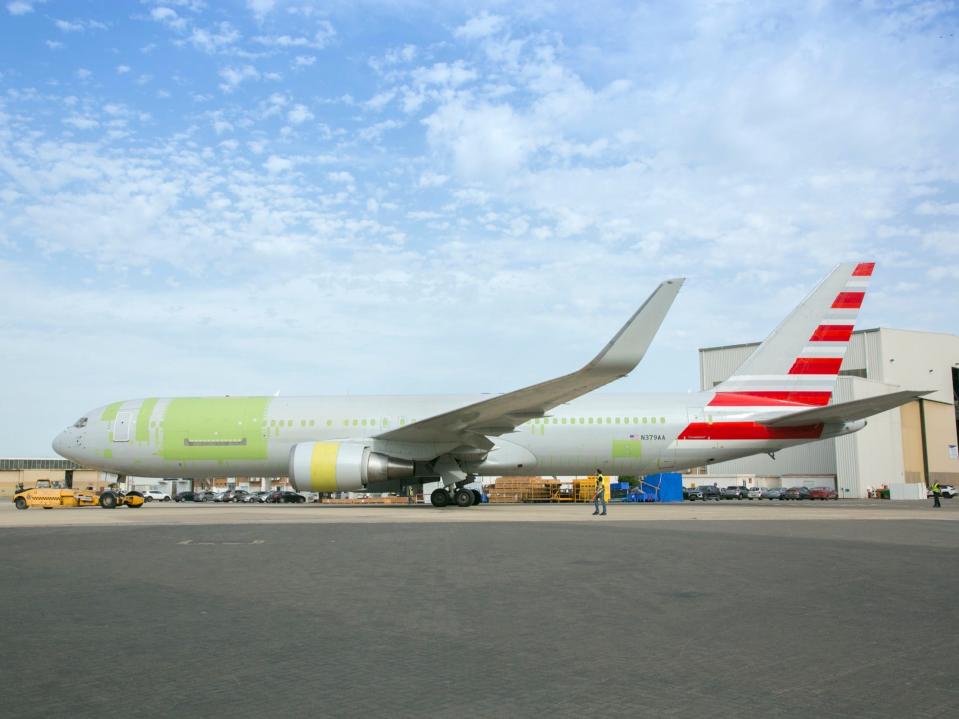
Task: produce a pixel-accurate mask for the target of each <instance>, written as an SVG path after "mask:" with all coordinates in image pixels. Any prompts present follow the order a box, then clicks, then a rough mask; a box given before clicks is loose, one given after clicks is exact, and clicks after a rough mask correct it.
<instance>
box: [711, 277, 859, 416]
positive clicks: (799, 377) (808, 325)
mask: <svg viewBox="0 0 959 719" xmlns="http://www.w3.org/2000/svg"><path fill="white" fill-rule="evenodd" d="M874 267H875V263H874V262H860V263H859V264H852V263H850V264H842V265H839V266H838V267H837V268H836V269H835V270H833V271H832V273H830V275H829V276H828V277H826V279H824V280H823V281H822V282H821V283H820V284H819V286H818V287H817V288H816V289H815V290H813V291H812V293H811V294H810V295H809V296H808V297H807V298H806V299H805V300H803V301H802V303H800V305H799V306H798V307H796V309H794V310H793V311H792V313H791V314H790V315H789V316H788V317H787V318H786V319H785V320H784V321H783V323H782V324H780V325H779V327H777V328H776V329H775V330H774V331H773V333H772V334H771V335H769V337H767V338H766V341H765V342H763V343H762V344H761V345H759V347H757V348H756V351H755V352H753V353H752V354H751V355H750V356H749V358H748V359H747V360H746V361H745V362H743V364H742V366H740V367H739V369H737V370H736V372H735V373H734V374H733V376H732V377H730V378H729V379H728V380H726V381H725V382H723V383H721V384H720V385H718V386H717V387H716V388H715V389H716V394H715V396H714V397H713V398H712V400H710V402H709V404H710V405H711V406H714V407H715V406H719V407H753V408H758V407H764V408H769V407H775V406H782V405H788V406H795V405H806V406H823V405H826V404H829V401H830V399H831V398H832V393H833V391H834V389H835V385H836V377H837V376H838V375H839V367H840V365H842V359H843V356H844V355H845V353H846V348H847V347H848V346H849V338H850V336H851V335H852V330H853V326H854V325H855V323H856V317H857V315H858V314H859V308H860V307H861V306H862V301H863V298H864V297H865V294H866V287H867V285H868V283H869V278H870V277H871V276H872V271H873V268H874Z"/></svg>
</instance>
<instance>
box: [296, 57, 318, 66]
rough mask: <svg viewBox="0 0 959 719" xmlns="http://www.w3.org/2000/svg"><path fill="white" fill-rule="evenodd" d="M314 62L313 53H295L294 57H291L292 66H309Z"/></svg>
mask: <svg viewBox="0 0 959 719" xmlns="http://www.w3.org/2000/svg"><path fill="white" fill-rule="evenodd" d="M315 62H316V56H315V55H297V56H296V57H295V58H293V66H294V67H310V66H311V65H313V64H314V63H315Z"/></svg>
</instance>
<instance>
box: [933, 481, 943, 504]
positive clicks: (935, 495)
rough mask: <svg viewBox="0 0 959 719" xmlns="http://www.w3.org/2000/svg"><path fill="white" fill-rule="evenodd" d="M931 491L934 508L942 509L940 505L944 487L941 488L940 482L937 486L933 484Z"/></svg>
mask: <svg viewBox="0 0 959 719" xmlns="http://www.w3.org/2000/svg"><path fill="white" fill-rule="evenodd" d="M931 489H932V506H933V507H941V506H942V505H941V504H939V497H941V496H942V487H940V486H939V482H936V483H935V484H933V485H932V487H931Z"/></svg>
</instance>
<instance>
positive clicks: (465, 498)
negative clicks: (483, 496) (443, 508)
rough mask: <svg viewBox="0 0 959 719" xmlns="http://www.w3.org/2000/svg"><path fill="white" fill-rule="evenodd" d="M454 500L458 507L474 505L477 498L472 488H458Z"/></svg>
mask: <svg viewBox="0 0 959 719" xmlns="http://www.w3.org/2000/svg"><path fill="white" fill-rule="evenodd" d="M453 501H454V502H456V506H457V507H472V506H473V504H474V503H475V502H476V498H475V497H474V496H473V491H472V490H470V489H457V490H456V494H454V495H453Z"/></svg>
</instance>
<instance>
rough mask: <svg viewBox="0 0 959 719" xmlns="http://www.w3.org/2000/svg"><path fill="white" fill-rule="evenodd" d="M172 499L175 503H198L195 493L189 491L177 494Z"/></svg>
mask: <svg viewBox="0 0 959 719" xmlns="http://www.w3.org/2000/svg"><path fill="white" fill-rule="evenodd" d="M174 499H176V501H177V502H198V501H199V500H198V499H197V498H196V492H191V491H189V490H187V491H185V492H178V493H177V495H176V497H175V498H174Z"/></svg>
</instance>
